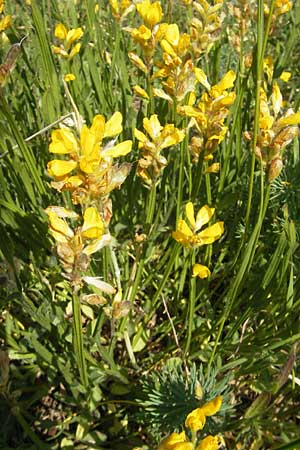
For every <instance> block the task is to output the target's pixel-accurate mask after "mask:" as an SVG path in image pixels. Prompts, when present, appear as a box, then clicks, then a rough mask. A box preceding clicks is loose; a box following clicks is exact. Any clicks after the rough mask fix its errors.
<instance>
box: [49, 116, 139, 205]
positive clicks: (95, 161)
mask: <svg viewBox="0 0 300 450" xmlns="http://www.w3.org/2000/svg"><path fill="white" fill-rule="evenodd" d="M122 129H123V128H122V114H121V113H120V112H116V113H115V114H113V116H112V117H111V118H110V119H109V120H108V121H107V122H106V121H105V118H104V117H103V116H102V115H96V116H95V117H94V120H93V123H92V125H91V127H90V128H88V127H87V126H86V125H84V126H83V127H82V129H81V132H80V139H78V138H77V137H76V136H75V135H74V133H73V131H71V130H70V129H68V128H61V129H58V130H54V131H53V132H52V136H51V137H52V141H51V143H50V146H49V151H50V153H54V154H60V155H66V156H68V159H67V160H62V159H54V160H52V161H50V162H49V163H48V166H47V168H48V173H49V175H51V176H52V177H53V178H54V181H53V182H52V183H51V184H52V186H53V187H54V188H55V189H57V190H59V191H62V190H69V191H71V192H72V200H73V203H74V204H78V203H79V204H87V203H88V202H89V201H90V200H92V199H95V198H97V197H105V196H107V195H108V194H109V192H111V191H112V190H113V189H115V188H117V187H120V185H121V184H122V183H123V181H124V180H125V178H126V176H127V175H128V172H129V170H130V165H129V164H126V163H125V164H122V165H120V166H118V165H116V164H113V162H114V159H115V158H117V157H119V156H123V155H127V154H128V153H129V152H130V151H131V147H132V141H130V140H127V141H124V142H121V143H120V144H116V145H115V139H113V140H111V141H109V142H108V143H107V144H106V145H105V146H103V140H104V139H107V138H112V137H116V136H117V135H118V134H120V133H121V131H122Z"/></svg>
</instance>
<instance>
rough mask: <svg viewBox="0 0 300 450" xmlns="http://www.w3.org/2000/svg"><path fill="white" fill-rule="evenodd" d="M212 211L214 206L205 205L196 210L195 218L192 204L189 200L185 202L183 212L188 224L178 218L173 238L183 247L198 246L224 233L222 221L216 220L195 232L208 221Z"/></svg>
mask: <svg viewBox="0 0 300 450" xmlns="http://www.w3.org/2000/svg"><path fill="white" fill-rule="evenodd" d="M214 212H215V209H214V208H210V207H209V206H208V205H205V206H203V207H202V208H201V209H200V210H199V211H198V213H197V216H196V218H195V214H194V206H193V204H192V203H191V202H189V203H187V205H186V208H185V214H186V217H187V219H188V222H189V225H188V224H187V223H186V221H185V220H182V219H180V220H179V221H178V225H177V230H176V231H173V233H172V236H173V238H174V239H175V240H176V241H177V242H179V243H180V244H181V245H183V246H185V247H200V246H202V245H207V244H212V243H213V242H215V241H216V240H217V239H219V238H220V237H221V236H222V234H223V233H224V222H217V223H215V224H214V225H211V226H209V227H207V228H206V229H205V230H203V231H201V232H200V233H197V231H199V230H200V229H201V228H202V227H203V226H204V225H206V224H207V223H208V222H209V221H210V219H211V217H212V216H213V215H214Z"/></svg>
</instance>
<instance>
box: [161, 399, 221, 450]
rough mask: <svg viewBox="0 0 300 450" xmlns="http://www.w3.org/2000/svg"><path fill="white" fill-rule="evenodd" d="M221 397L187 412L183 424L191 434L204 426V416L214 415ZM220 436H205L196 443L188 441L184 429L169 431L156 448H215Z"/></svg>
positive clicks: (164, 449)
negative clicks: (177, 431) (175, 431)
mask: <svg viewBox="0 0 300 450" xmlns="http://www.w3.org/2000/svg"><path fill="white" fill-rule="evenodd" d="M221 405H222V397H221V396H220V395H218V396H217V397H216V398H214V399H213V400H211V401H210V402H208V403H205V404H204V405H203V406H201V407H200V408H197V409H194V410H193V411H192V412H191V413H189V414H188V416H187V418H186V420H185V426H186V427H187V428H189V429H190V430H191V431H192V433H193V434H195V433H197V431H199V430H202V429H203V428H204V426H205V422H206V417H208V416H213V415H215V414H216V413H217V412H218V411H219V410H220V408H221ZM219 442H220V438H219V437H218V436H210V435H209V436H206V437H205V438H204V439H202V440H201V441H200V443H199V444H198V445H197V444H195V442H194V440H193V442H190V441H189V440H188V439H187V437H186V434H185V432H184V431H182V432H181V433H171V434H170V435H169V436H167V437H166V438H164V439H163V440H162V441H161V442H160V444H159V446H158V449H157V450H217V449H218V447H219Z"/></svg>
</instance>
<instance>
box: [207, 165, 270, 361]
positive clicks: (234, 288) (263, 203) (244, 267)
mask: <svg viewBox="0 0 300 450" xmlns="http://www.w3.org/2000/svg"><path fill="white" fill-rule="evenodd" d="M269 198H270V184H267V186H266V187H264V173H263V169H262V167H261V200H260V208H259V214H258V220H257V222H256V225H255V227H254V230H253V232H252V234H251V236H250V238H249V241H248V242H247V246H246V249H245V251H244V253H243V258H242V262H241V265H240V268H239V270H238V273H237V275H236V277H235V279H234V281H233V283H232V285H231V287H230V288H229V291H228V293H227V295H226V298H227V304H226V305H225V309H224V312H223V314H222V317H221V319H220V325H219V329H218V334H217V336H216V341H215V345H214V348H213V351H212V354H211V357H210V360H209V363H208V366H209V367H210V366H211V364H212V362H213V359H214V356H215V353H216V350H217V347H218V344H219V341H220V338H221V335H222V332H223V329H224V326H225V322H226V320H227V318H228V317H229V314H230V312H231V310H232V307H233V305H234V304H235V306H238V304H239V301H236V299H237V297H238V294H239V292H240V289H241V287H242V285H243V284H244V283H245V281H246V279H247V276H248V274H249V271H250V269H251V266H252V263H253V258H254V256H255V252H256V248H257V242H258V239H259V236H260V231H261V228H262V225H263V221H264V218H265V215H266V212H267V207H268V203H269Z"/></svg>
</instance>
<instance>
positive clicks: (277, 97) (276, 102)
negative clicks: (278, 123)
mask: <svg viewBox="0 0 300 450" xmlns="http://www.w3.org/2000/svg"><path fill="white" fill-rule="evenodd" d="M271 102H272V106H273V111H274V113H275V116H277V114H278V113H279V111H280V109H281V108H282V95H281V92H280V89H279V86H278V84H277V83H276V82H275V83H274V84H273V88H272V95H271Z"/></svg>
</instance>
